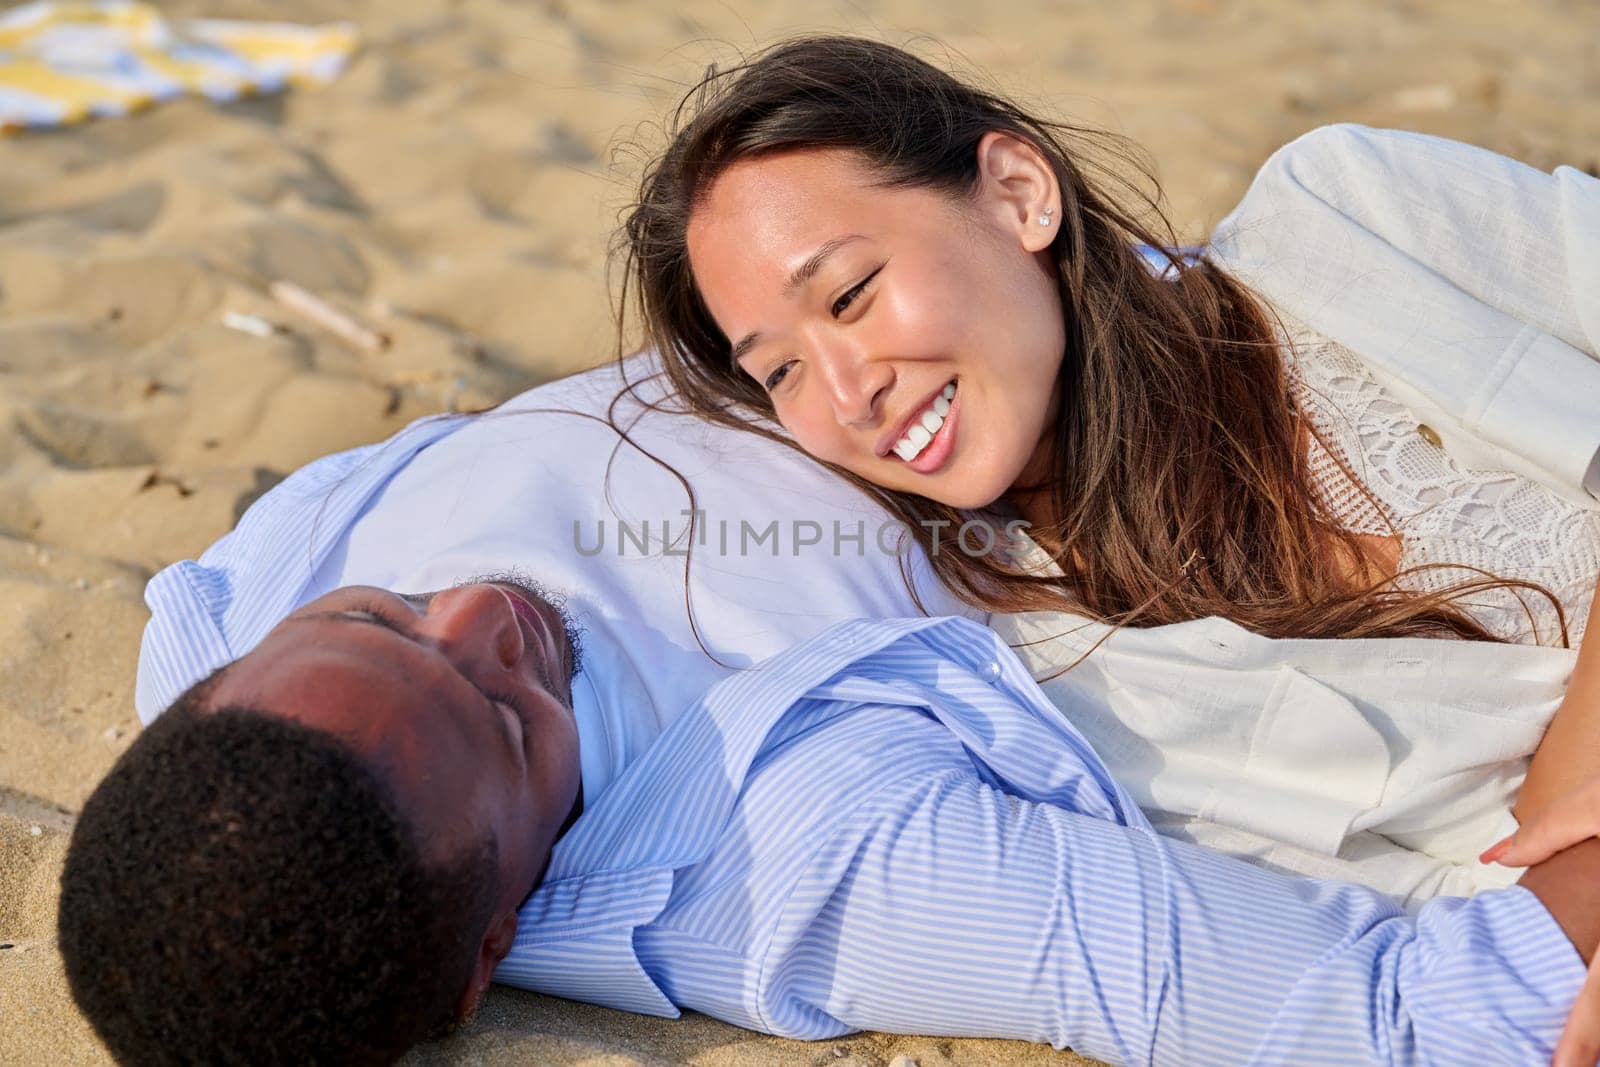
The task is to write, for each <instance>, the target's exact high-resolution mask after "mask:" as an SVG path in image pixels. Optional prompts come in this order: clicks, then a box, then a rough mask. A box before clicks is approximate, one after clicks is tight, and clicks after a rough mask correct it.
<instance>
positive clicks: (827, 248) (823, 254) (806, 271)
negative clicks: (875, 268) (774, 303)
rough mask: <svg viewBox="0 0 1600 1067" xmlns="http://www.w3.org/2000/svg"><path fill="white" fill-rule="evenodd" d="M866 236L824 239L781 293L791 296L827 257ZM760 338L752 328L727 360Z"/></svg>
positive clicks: (738, 356)
mask: <svg viewBox="0 0 1600 1067" xmlns="http://www.w3.org/2000/svg"><path fill="white" fill-rule="evenodd" d="M864 240H866V237H865V236H864V235H862V234H859V233H847V234H845V235H844V236H842V237H835V238H833V239H832V240H831V241H824V242H823V243H822V245H821V247H819V248H818V249H817V250H816V251H815V252H813V253H811V255H810V256H808V257H806V261H805V262H804V263H802V264H800V265H799V266H798V267H796V268H795V269H794V273H792V274H790V275H789V280H788V281H786V282H784V283H783V295H784V296H791V295H793V293H794V291H795V290H796V289H798V288H800V287H801V286H802V285H804V284H805V283H806V282H809V281H810V280H811V279H812V278H815V277H816V276H817V272H818V271H820V270H821V269H822V266H823V264H824V263H826V262H828V257H829V256H831V255H833V254H834V253H835V252H837V251H839V249H841V248H843V247H844V246H845V245H847V244H849V243H850V242H851V241H864ZM760 340H761V334H760V332H759V331H756V330H752V331H750V332H749V333H747V334H745V335H744V336H743V337H741V338H740V339H739V341H738V342H737V343H736V344H735V345H734V346H733V350H732V351H731V352H730V353H729V355H728V360H729V362H731V363H734V364H735V365H737V364H738V362H739V360H740V359H742V358H743V357H744V354H745V353H746V352H748V351H750V350H751V349H752V348H754V347H755V346H756V345H757V343H759V342H760Z"/></svg>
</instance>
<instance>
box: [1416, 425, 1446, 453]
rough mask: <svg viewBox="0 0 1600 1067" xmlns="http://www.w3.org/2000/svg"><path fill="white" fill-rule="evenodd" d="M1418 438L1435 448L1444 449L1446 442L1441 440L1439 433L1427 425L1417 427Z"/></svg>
mask: <svg viewBox="0 0 1600 1067" xmlns="http://www.w3.org/2000/svg"><path fill="white" fill-rule="evenodd" d="M1417 436H1418V437H1420V438H1422V439H1423V440H1424V441H1426V442H1428V443H1429V444H1430V445H1432V446H1433V447H1434V448H1443V447H1444V442H1443V441H1441V440H1439V431H1438V430H1435V429H1434V428H1433V427H1432V426H1429V425H1428V424H1427V423H1423V424H1422V425H1420V426H1418V427H1417Z"/></svg>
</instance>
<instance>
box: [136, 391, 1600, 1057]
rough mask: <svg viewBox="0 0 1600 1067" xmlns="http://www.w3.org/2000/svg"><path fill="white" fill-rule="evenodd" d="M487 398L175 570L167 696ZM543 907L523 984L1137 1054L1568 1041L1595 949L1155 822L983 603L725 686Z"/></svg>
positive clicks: (335, 476) (813, 651)
mask: <svg viewBox="0 0 1600 1067" xmlns="http://www.w3.org/2000/svg"><path fill="white" fill-rule="evenodd" d="M459 425H460V422H459V420H455V419H448V418H446V419H438V420H427V421H424V422H421V423H418V424H416V425H414V426H412V427H411V428H409V429H408V430H406V431H405V432H404V433H402V434H400V435H398V436H397V437H396V438H395V439H393V440H391V441H390V442H388V443H386V444H384V445H381V446H371V447H369V448H364V449H358V450H355V451H353V452H349V453H344V454H342V455H340V456H335V457H329V458H327V459H324V460H322V461H319V462H318V463H315V464H312V465H311V466H309V467H307V468H305V469H304V470H302V471H300V472H297V473H296V474H295V475H293V476H292V477H291V478H289V479H288V480H287V481H286V482H285V483H284V484H282V485H280V486H278V487H277V488H276V489H275V490H274V491H273V493H272V494H270V495H269V497H267V498H264V499H263V500H262V501H261V502H259V503H258V504H257V505H256V506H255V507H253V508H252V509H251V510H250V512H249V513H248V514H247V515H246V517H245V519H244V520H243V521H242V522H241V523H240V526H239V528H238V529H237V530H235V531H234V532H233V533H232V534H230V535H228V537H226V538H224V539H223V540H222V541H221V542H219V543H218V544H217V545H215V546H213V547H212V549H211V550H210V551H208V552H207V554H206V558H205V560H204V561H203V562H202V563H195V562H184V563H179V564H175V565H174V566H173V567H170V568H167V569H166V570H165V571H163V572H162V573H161V574H159V575H157V577H156V578H155V579H154V580H152V582H151V584H150V587H149V589H148V591H147V594H146V596H147V600H148V601H149V603H150V606H151V609H152V612H153V618H152V620H151V623H150V626H149V628H148V629H147V631H146V634H145V642H144V646H143V649H142V651H141V661H140V673H139V686H138V700H139V710H140V715H141V717H142V718H144V719H145V720H146V721H148V720H149V719H150V718H153V717H154V715H155V714H157V713H158V712H159V711H160V710H161V709H162V708H163V707H165V706H166V704H167V703H168V702H170V700H171V699H172V698H174V697H175V696H177V695H178V693H179V692H181V691H182V690H183V689H184V688H186V687H187V686H188V685H189V684H190V683H192V682H194V681H195V680H197V679H198V678H200V677H202V676H203V675H205V674H206V673H208V672H209V671H210V670H211V669H213V668H215V667H216V666H219V665H220V664H222V663H225V662H227V661H229V660H231V659H233V658H234V657H235V656H237V655H239V654H241V653H242V652H244V651H247V650H248V649H249V648H251V647H253V646H254V644H255V643H256V642H257V641H258V640H259V639H260V638H261V636H262V635H263V634H264V633H265V632H266V631H267V630H268V629H270V628H271V626H272V625H274V624H275V623H276V622H277V620H278V619H280V618H282V617H283V615H285V614H287V613H288V612H289V611H291V610H293V609H294V608H295V607H297V606H298V605H299V604H300V603H303V602H304V600H305V599H307V598H308V596H309V594H310V591H311V590H310V587H309V583H310V581H311V577H312V575H313V573H314V572H315V571H316V569H317V568H318V566H319V565H320V564H321V562H322V561H323V558H324V557H325V556H326V554H327V553H328V551H329V546H330V545H335V544H337V543H339V541H340V538H341V537H343V536H344V533H345V531H346V530H347V529H348V528H349V526H350V525H351V524H352V523H353V522H354V521H355V519H356V517H357V516H358V515H359V514H360V512H361V511H362V509H363V508H364V507H366V506H367V505H368V503H369V502H370V501H371V500H372V499H373V497H374V494H375V493H376V492H377V490H378V489H379V487H380V486H382V485H383V484H384V483H385V482H386V480H387V479H388V478H390V477H391V476H392V475H393V474H394V472H395V471H396V470H397V469H399V468H401V467H403V466H404V465H405V464H406V463H407V462H408V461H409V459H410V458H411V457H412V456H413V455H415V454H416V452H417V451H418V450H420V449H423V448H426V447H429V446H430V445H431V444H432V443H433V442H435V441H437V440H439V439H440V438H441V437H443V436H445V435H447V434H449V433H451V432H452V431H453V430H454V429H456V428H457V427H458V426H459ZM508 562H516V561H508ZM521 920H522V921H521V923H520V924H519V927H518V933H517V938H516V944H515V946H514V947H513V949H512V951H511V953H510V955H509V956H507V958H506V959H505V960H504V962H503V963H502V965H501V967H500V969H499V971H498V972H497V974H496V977H497V979H498V980H500V981H502V982H506V983H509V984H512V985H518V986H523V987H526V988H530V989H536V990H541V991H544V992H548V993H553V994H557V995H561V996H566V997H572V998H574V999H580V1000H586V1001H592V1002H595V1003H599V1004H606V1005H611V1006H614V1007H619V1008H624V1009H628V1010H632V1011H639V1012H646V1013H651V1014H656V1015H665V1016H671V1015H676V1014H677V1013H678V1011H679V1010H680V1009H683V1008H691V1009H696V1010H699V1011H703V1012H706V1013H707V1014H710V1015H714V1016H716V1017H718V1018H721V1019H725V1020H727V1021H729V1022H732V1023H736V1024H738V1025H741V1026H747V1027H750V1028H753V1029H757V1030H763V1031H767V1032H769V1033H775V1034H782V1035H787V1036H792V1037H800V1038H826V1037H832V1036H837V1035H839V1034H843V1033H846V1032H849V1031H852V1030H857V1029H876V1030H888V1031H900V1032H910V1033H919V1034H949V1035H978V1036H1000V1037H1013V1038H1022V1039H1026V1040H1032V1041H1040V1042H1048V1043H1050V1044H1053V1045H1056V1046H1058V1047H1060V1046H1071V1047H1073V1048H1076V1049H1077V1050H1079V1051H1080V1052H1083V1053H1086V1054H1089V1055H1093V1056H1098V1057H1100V1058H1102V1059H1106V1060H1109V1061H1112V1062H1114V1063H1147V1062H1156V1063H1184V1064H1197V1065H1206V1067H1210V1065H1217V1064H1227V1063H1260V1064H1278V1063H1295V1064H1314V1063H1326V1064H1335V1065H1339V1067H1345V1065H1350V1064H1358V1063H1412V1062H1415V1063H1463V1064H1473V1065H1474V1067H1482V1065H1485V1064H1496V1065H1499V1064H1514V1063H1529V1064H1535V1063H1539V1064H1542V1063H1547V1062H1548V1060H1549V1056H1550V1053H1551V1050H1552V1048H1553V1045H1554V1042H1555V1039H1556V1037H1557V1036H1558V1034H1559V1032H1560V1029H1561V1026H1562V1024H1563V1022H1564V1020H1565V1016H1566V1013H1567V1010H1568V1008H1569V1007H1570V1004H1571V1002H1572V999H1573V997H1574V995H1575V994H1576V991H1577V989H1578V987H1579V985H1580V983H1581V981H1582V978H1583V974H1584V968H1583V965H1582V962H1581V960H1580V959H1579V957H1578V955H1577V953H1576V952H1575V951H1574V950H1573V948H1572V946H1571V944H1570V943H1569V942H1568V940H1567V939H1566V937H1565V935H1563V933H1562V932H1561V930H1560V928H1559V927H1558V926H1557V925H1556V923H1555V922H1554V920H1553V919H1552V918H1551V917H1550V915H1549V914H1548V913H1547V912H1546V911H1545V910H1544V908H1543V907H1542V906H1541V905H1540V904H1539V902H1538V901H1537V900H1536V899H1535V898H1534V896H1533V895H1532V894H1531V893H1529V892H1528V891H1526V890H1523V889H1520V888H1511V889H1507V890H1501V891H1493V892H1485V893H1481V894H1479V895H1478V896H1477V897H1475V898H1473V899H1472V900H1470V901H1467V900H1460V899H1453V898H1452V899H1439V900H1435V901H1433V902H1431V903H1429V904H1428V905H1426V906H1425V907H1424V908H1423V910H1422V911H1421V913H1420V914H1418V915H1417V916H1416V917H1414V918H1411V917H1407V916H1405V915H1404V914H1402V913H1401V911H1400V910H1399V909H1398V908H1397V907H1395V906H1394V905H1393V904H1392V903H1390V902H1389V901H1388V900H1387V899H1386V898H1384V897H1382V896H1380V895H1378V894H1376V893H1374V892H1372V891H1370V890H1365V889H1361V888H1357V887H1353V886H1345V885H1339V884H1334V883H1327V882H1312V881H1305V880H1300V879H1293V878H1288V877H1284V876H1279V875H1276V874H1273V873H1270V872H1267V871H1263V870H1261V869H1258V868H1256V867H1252V866H1249V865H1247V864H1244V863H1242V862H1239V861H1237V860H1232V859H1228V858H1226V857H1222V856H1218V855H1215V854H1212V853H1208V852H1205V851H1203V850H1200V849H1197V848H1194V847H1192V846H1188V845H1185V844H1183V843H1181V842H1176V841H1172V840H1168V839H1166V838H1162V837H1158V836H1157V835H1155V834H1154V833H1153V832H1152V831H1151V829H1150V827H1149V825H1148V823H1147V822H1146V821H1145V819H1144V817H1143V815H1141V814H1140V812H1139V810H1138V809H1137V807H1135V805H1134V803H1133V801H1132V800H1131V799H1130V797H1129V796H1128V794H1127V793H1126V792H1125V791H1124V790H1123V789H1122V788H1121V787H1120V786H1119V785H1118V784H1117V783H1116V782H1114V781H1113V780H1112V778H1111V776H1110V774H1109V773H1108V772H1107V771H1106V769H1105V767H1104V765H1103V764H1102V763H1101V761H1100V760H1099V758H1098V757H1097V756H1096V755H1095V753H1094V752H1093V751H1092V750H1091V748H1090V747H1089V745H1088V744H1087V742H1085V741H1084V739H1083V738H1082V737H1081V736H1080V735H1079V733H1078V732H1077V731H1076V730H1075V729H1074V728H1073V727H1072V725H1071V724H1070V723H1069V722H1068V721H1066V720H1065V719H1064V718H1063V717H1062V715H1061V713H1060V712H1058V711H1057V710H1056V709H1055V708H1054V706H1052V705H1051V704H1050V703H1049V702H1048V701H1047V700H1046V699H1045V698H1044V697H1043V696H1042V694H1041V693H1040V691H1039V689H1038V687H1037V686H1036V685H1035V684H1034V683H1033V682H1032V680H1031V679H1030V678H1029V677H1028V675H1027V673H1026V671H1025V669H1024V668H1023V667H1022V665H1021V664H1020V663H1019V662H1018V661H1017V659H1016V658H1015V656H1014V655H1013V654H1012V653H1011V651H1010V649H1008V648H1007V647H1006V646H1005V645H1004V643H1003V642H1001V641H1000V640H999V639H998V638H997V637H996V636H995V634H994V633H993V632H992V631H990V630H988V629H986V628H984V627H982V626H980V625H977V624H976V623H972V622H969V621H966V620H961V619H911V620H896V621H856V622H846V623H842V624H840V625H838V626H835V627H834V628H832V629H829V630H826V631H824V632H823V633H822V634H821V635H820V636H818V637H816V638H814V639H812V640H810V641H807V642H805V643H803V644H801V645H798V646H796V647H794V648H792V649H791V650H790V651H788V652H786V653H783V654H780V655H778V656H776V657H774V658H772V659H770V660H769V661H767V662H766V663H765V664H763V665H762V666H761V667H760V668H758V669H755V670H750V671H744V672H740V673H736V674H733V675H731V676H729V677H728V678H726V679H725V680H724V681H723V682H721V683H719V684H717V685H716V686H714V687H713V688H711V689H710V691H709V692H707V694H706V695H705V696H704V697H703V698H702V699H701V700H699V701H697V702H695V703H694V704H693V705H692V706H690V707H689V708H688V709H687V710H685V711H683V712H682V713H681V714H679V715H678V716H677V717H676V718H675V719H673V721H672V722H671V723H670V724H669V725H668V726H667V727H666V728H665V730H664V731H663V732H662V733H661V734H660V735H659V737H657V738H656V740H655V741H654V743H653V744H651V745H650V746H649V747H648V748H647V749H646V750H645V751H644V753H643V754H642V755H640V756H638V757H637V758H635V759H634V760H633V761H632V762H631V763H629V764H628V765H627V766H626V767H625V768H623V769H622V771H621V772H620V774H619V775H618V776H617V777H616V778H615V779H614V780H613V781H612V782H611V784H610V786H609V787H608V788H606V789H605V790H604V791H603V792H602V793H601V794H600V795H599V797H598V798H594V799H592V800H591V801H590V803H589V806H588V808H587V810H586V811H585V813H584V815H583V816H582V817H581V818H580V819H579V820H578V821H577V823H576V824H575V825H574V826H573V827H572V829H571V830H570V831H569V832H568V833H567V834H566V836H565V837H563V838H562V840H561V841H560V842H558V843H557V846H556V849H555V852H554V855H553V856H552V860H551V864H550V868H549V871H548V873H547V875H546V878H545V880H544V882H543V883H542V884H541V885H540V886H539V888H538V889H537V890H536V891H535V892H534V893H533V894H532V895H531V896H530V897H529V899H528V901H527V902H526V903H525V904H524V906H523V909H522V914H521Z"/></svg>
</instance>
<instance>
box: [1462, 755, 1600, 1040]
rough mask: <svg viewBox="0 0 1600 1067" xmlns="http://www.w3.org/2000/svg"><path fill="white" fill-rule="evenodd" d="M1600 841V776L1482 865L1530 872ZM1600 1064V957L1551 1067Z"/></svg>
mask: <svg viewBox="0 0 1600 1067" xmlns="http://www.w3.org/2000/svg"><path fill="white" fill-rule="evenodd" d="M1591 837H1600V777H1597V778H1591V779H1589V780H1588V781H1587V782H1585V783H1584V784H1582V785H1580V786H1579V787H1578V788H1576V789H1574V790H1572V791H1570V792H1568V793H1566V794H1565V795H1563V796H1560V797H1557V798H1556V799H1555V800H1552V801H1550V802H1549V803H1548V804H1546V805H1545V806H1544V807H1543V808H1542V809H1541V810H1540V811H1539V812H1538V813H1537V814H1536V815H1535V816H1534V817H1533V818H1531V819H1529V820H1528V821H1527V822H1526V823H1524V824H1523V825H1522V827H1521V828H1520V829H1518V830H1517V832H1516V833H1514V834H1512V835H1511V836H1510V837H1508V838H1505V839H1504V840H1502V841H1497V842H1496V843H1495V844H1493V845H1491V846H1489V848H1488V849H1487V850H1485V851H1484V853H1483V855H1482V856H1479V857H1478V858H1479V859H1480V860H1482V861H1483V862H1484V863H1503V864H1505V865H1506V866H1508V867H1527V866H1531V865H1533V864H1535V863H1538V862H1540V861H1541V860H1546V859H1549V858H1550V857H1551V856H1553V855H1555V854H1556V853H1557V852H1560V851H1561V850H1562V849H1565V848H1568V847H1570V846H1572V845H1575V844H1577V843H1578V842H1580V841H1583V840H1586V839H1588V838H1591ZM1597 1061H1600V952H1597V953H1595V955H1594V961H1593V962H1592V963H1591V964H1590V965H1589V976H1588V977H1587V978H1586V979H1584V982H1583V988H1582V989H1580V990H1579V991H1578V999H1577V1002H1576V1003H1574V1004H1573V1006H1572V1014H1571V1015H1569V1016H1567V1026H1566V1029H1565V1030H1563V1031H1562V1033H1561V1041H1560V1042H1559V1043H1558V1044H1557V1045H1556V1054H1555V1057H1554V1058H1553V1059H1551V1061H1550V1064H1551V1067H1595V1064H1596V1062H1597Z"/></svg>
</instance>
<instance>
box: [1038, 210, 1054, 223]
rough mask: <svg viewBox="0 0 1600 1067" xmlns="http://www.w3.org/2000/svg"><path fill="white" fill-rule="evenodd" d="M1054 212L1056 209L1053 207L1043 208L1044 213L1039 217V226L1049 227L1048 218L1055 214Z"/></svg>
mask: <svg viewBox="0 0 1600 1067" xmlns="http://www.w3.org/2000/svg"><path fill="white" fill-rule="evenodd" d="M1055 210H1056V209H1055V208H1053V207H1047V208H1045V209H1044V211H1043V212H1042V213H1041V214H1040V215H1039V225H1040V226H1048V225H1050V216H1051V215H1053V214H1055Z"/></svg>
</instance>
